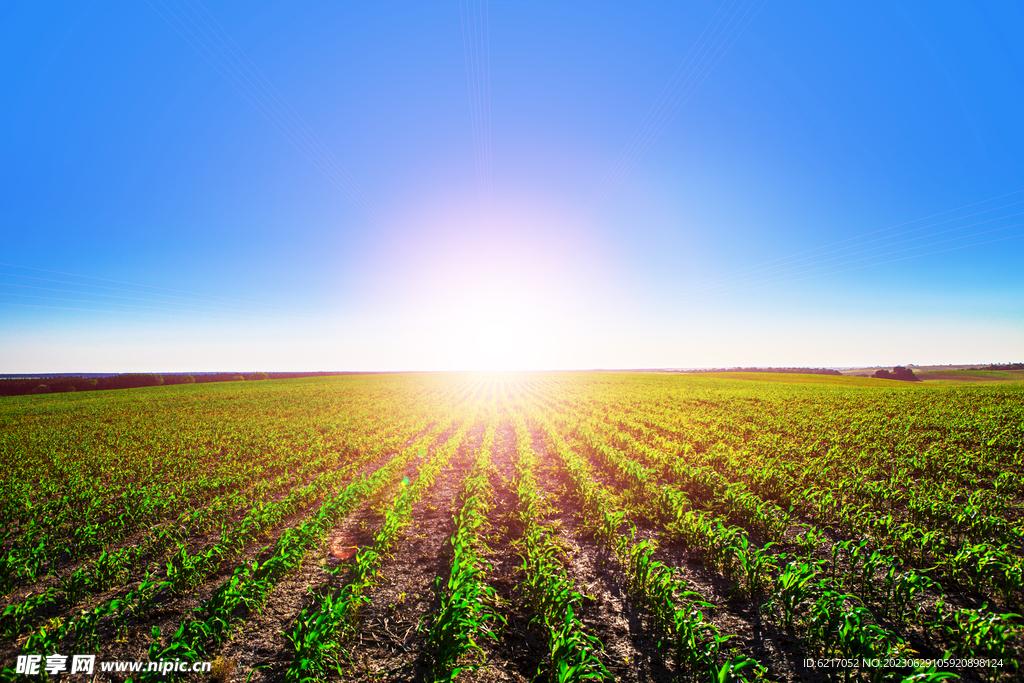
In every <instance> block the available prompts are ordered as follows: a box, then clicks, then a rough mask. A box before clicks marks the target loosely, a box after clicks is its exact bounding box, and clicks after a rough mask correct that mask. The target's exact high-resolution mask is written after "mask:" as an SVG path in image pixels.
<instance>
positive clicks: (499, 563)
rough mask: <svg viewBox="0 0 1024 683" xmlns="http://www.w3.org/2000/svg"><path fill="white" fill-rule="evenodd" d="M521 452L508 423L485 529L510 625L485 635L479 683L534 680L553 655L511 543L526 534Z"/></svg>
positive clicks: (495, 459) (494, 452) (497, 451)
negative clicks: (519, 512) (518, 486)
mask: <svg viewBox="0 0 1024 683" xmlns="http://www.w3.org/2000/svg"><path fill="white" fill-rule="evenodd" d="M515 452H516V437H515V431H514V430H513V429H512V424H511V423H510V422H508V421H505V422H504V423H503V424H502V425H501V427H500V428H499V429H498V430H497V431H496V432H495V438H494V445H493V447H492V449H491V466H492V473H491V477H490V484H491V489H492V490H493V493H494V498H493V502H492V505H491V510H490V512H489V514H488V523H489V524H490V528H489V529H488V530H486V531H485V532H484V533H485V534H486V535H487V545H488V547H489V548H490V551H489V552H486V553H484V554H482V559H483V560H484V561H485V562H488V563H490V565H491V569H490V570H489V571H488V572H487V575H486V581H487V584H488V585H489V586H490V587H491V588H493V589H494V591H495V593H496V594H497V595H498V597H499V598H500V600H501V603H500V606H499V608H498V612H499V614H501V616H503V617H504V618H505V620H506V624H505V626H504V627H502V628H501V630H500V631H499V632H498V640H496V641H495V640H491V639H481V642H479V643H478V645H480V647H481V648H483V650H484V655H485V659H484V665H483V666H482V667H480V669H478V670H477V671H475V672H473V674H472V680H473V681H474V683H477V682H479V683H492V682H497V681H514V682H515V683H524V682H526V681H532V680H533V679H534V678H535V677H536V674H537V669H538V668H539V667H540V665H541V664H542V663H543V662H544V660H545V659H546V658H547V641H546V640H545V638H544V634H543V633H542V632H541V629H540V627H539V626H538V625H537V624H532V623H531V620H532V619H533V614H532V613H530V612H529V611H528V609H527V608H526V606H525V605H524V604H523V600H522V594H521V592H520V591H518V590H517V588H518V586H519V585H521V584H522V581H523V571H522V568H521V562H522V560H521V558H520V557H519V555H518V554H517V553H515V552H514V551H513V549H512V547H511V543H512V541H514V540H516V539H518V538H520V536H521V535H522V529H521V528H519V527H518V525H517V523H516V521H515V518H514V514H515V510H516V507H517V503H518V497H517V496H516V492H515V490H514V489H513V488H512V485H513V482H514V481H515ZM499 627H500V625H499ZM467 680H469V679H468V678H467Z"/></svg>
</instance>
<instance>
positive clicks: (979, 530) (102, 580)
mask: <svg viewBox="0 0 1024 683" xmlns="http://www.w3.org/2000/svg"><path fill="white" fill-rule="evenodd" d="M0 455H2V458H3V462H4V465H5V467H4V471H3V475H2V478H0V482H2V484H0V485H2V489H3V495H2V496H0V510H2V511H0V519H2V524H0V529H2V531H0V533H2V538H0V612H2V617H0V668H2V669H3V674H2V675H3V677H4V678H5V679H10V680H47V679H51V680H52V679H64V678H67V680H69V681H85V680H97V681H105V680H114V681H124V680H128V679H132V680H133V681H165V680H173V679H181V680H189V681H208V680H211V679H212V680H215V681H229V680H230V681H238V682H239V683H262V682H265V681H288V682H295V683H298V682H300V681H316V680H353V681H366V682H376V681H380V682H383V681H449V680H453V679H457V680H459V681H612V680H616V681H631V682H633V681H635V682H639V681H695V682H696V681H700V682H702V683H703V682H707V683H728V682H729V681H741V680H746V681H756V680H765V681H804V680H806V681H907V682H908V683H909V682H911V681H915V682H922V683H923V682H926V681H935V680H942V679H943V678H948V677H949V676H951V675H956V676H959V677H961V678H962V679H964V680H969V681H1012V680H1020V678H1021V676H1022V673H1021V671H1020V670H1019V669H1018V660H1019V657H1020V654H1021V651H1022V648H1024V638H1022V635H1021V634H1022V631H1021V625H1022V624H1024V619H1022V618H1021V617H1020V616H1018V615H1019V614H1021V613H1024V611H1022V610H1024V608H1022V605H1021V602H1022V598H1024V519H1022V514H1021V513H1022V509H1024V508H1022V503H1024V383H1003V384H964V385H958V384H949V385H941V384H936V385H924V384H921V383H918V384H911V383H901V382H891V381H885V380H870V379H859V378H848V377H828V376H801V375H788V376H781V375H776V376H765V375H742V374H731V375H727V374H723V375H687V376H679V375H672V374H617V373H565V374H556V373H522V374H515V373H510V374H493V375H485V374H408V375H393V374H392V375H358V376H342V377H328V378H310V379H297V380H269V381H251V382H225V383H219V384H199V385H180V386H172V387H152V388H140V389H128V390H117V391H107V392H88V393H85V392H81V393H67V394H51V395H39V396H20V397H10V398H5V399H2V400H0ZM55 654H59V655H62V656H63V657H67V658H68V662H71V657H72V656H73V655H90V654H92V655H96V660H95V661H96V668H95V671H94V672H93V674H92V675H91V676H89V675H88V674H84V673H76V674H71V673H70V668H69V667H67V668H63V669H62V668H60V666H59V665H60V664H62V662H61V661H60V660H59V659H57V658H53V657H49V658H48V656H50V655H55ZM30 655H40V656H41V663H40V664H39V666H40V669H39V673H36V674H31V673H19V672H18V670H17V668H16V662H18V661H21V662H22V664H23V665H24V664H25V662H27V661H28V656H30ZM19 657H20V660H19ZM172 660H173V661H174V662H178V661H180V662H184V663H188V662H210V663H211V670H210V671H209V672H198V673H191V672H188V673H183V672H180V671H177V670H175V671H171V672H167V673H164V674H161V673H160V672H159V671H149V670H147V669H146V666H145V664H143V665H142V669H141V670H140V671H138V672H135V671H132V670H131V669H130V666H129V665H130V663H132V662H143V663H145V662H148V661H153V662H158V661H162V662H166V661H172ZM808 660H810V661H808ZM36 661H39V660H36ZM110 662H120V663H122V664H123V663H128V665H125V666H129V668H122V669H121V670H116V668H114V667H113V666H110V667H105V669H108V668H109V669H114V670H101V667H100V664H101V663H110ZM48 663H50V664H53V667H54V668H53V671H52V672H50V673H47V672H46V670H45V667H47V666H48Z"/></svg>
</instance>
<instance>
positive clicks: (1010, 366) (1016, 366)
mask: <svg viewBox="0 0 1024 683" xmlns="http://www.w3.org/2000/svg"><path fill="white" fill-rule="evenodd" d="M978 370H1024V363H1004V364H1002V365H988V366H985V367H983V368H978Z"/></svg>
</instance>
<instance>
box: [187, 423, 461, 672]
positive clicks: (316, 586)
mask: <svg viewBox="0 0 1024 683" xmlns="http://www.w3.org/2000/svg"><path fill="white" fill-rule="evenodd" d="M447 436H448V434H446V435H445V439H447ZM408 445H409V444H407V446H408ZM431 450H433V449H431ZM420 463H421V459H420V458H419V456H417V457H415V458H413V460H412V462H410V463H409V464H407V465H406V466H405V468H404V469H403V470H402V472H401V473H399V474H396V475H395V481H394V483H393V484H391V485H390V486H387V487H385V488H384V489H382V490H381V491H380V492H378V493H377V494H376V495H374V496H371V497H370V498H367V499H366V500H364V501H363V502H361V503H360V504H359V505H357V506H356V508H355V509H354V510H353V511H352V512H351V513H349V514H348V515H347V516H346V517H345V518H344V519H343V520H341V522H340V523H339V524H338V526H337V527H336V528H335V529H333V530H332V531H331V532H329V533H328V534H327V536H326V537H325V539H324V540H323V541H321V542H320V543H318V544H317V547H316V548H314V549H312V550H311V551H310V552H308V553H307V554H306V556H305V557H304V558H303V562H302V568H301V569H300V570H299V571H298V572H296V573H295V574H292V575H290V576H287V577H285V578H284V579H282V580H281V581H280V582H278V584H277V585H276V586H275V587H274V589H273V590H272V591H271V592H270V594H269V595H268V596H267V601H266V603H265V604H264V606H263V609H262V610H260V613H259V614H257V615H252V618H250V619H247V620H246V621H245V622H244V623H243V624H242V626H241V628H239V629H238V630H237V631H236V632H235V634H234V635H233V636H232V639H231V641H230V642H228V643H227V645H225V646H224V648H223V649H222V650H221V652H220V653H219V656H222V657H224V658H225V659H230V660H232V661H233V662H234V663H235V669H236V671H239V672H241V673H242V674H244V675H245V676H246V679H245V680H247V681H248V682H250V683H265V682H269V681H280V680H283V679H284V673H285V671H286V670H287V669H288V667H289V665H290V664H291V662H292V645H291V641H289V640H288V638H287V635H286V634H288V633H290V632H291V630H292V628H293V627H294V623H295V619H296V618H297V617H298V616H299V614H300V613H301V612H302V610H304V609H306V608H307V607H309V606H310V605H311V604H313V601H314V596H313V593H312V592H311V590H312V591H318V590H320V589H330V590H336V589H340V588H341V587H342V586H344V585H345V583H346V581H347V578H348V577H347V575H348V572H347V571H346V570H345V567H346V566H347V565H348V564H350V561H351V559H352V558H348V559H347V560H338V559H337V558H336V557H335V556H334V555H333V554H332V553H333V551H334V549H335V548H336V547H338V546H342V545H343V546H344V547H346V548H348V547H353V546H363V545H368V544H370V543H372V542H373V536H374V530H375V529H376V528H378V527H379V526H380V525H381V523H382V522H383V520H384V516H383V514H382V513H381V509H382V508H383V507H384V505H386V504H387V502H388V501H390V500H392V499H393V498H394V497H395V495H396V494H397V492H398V487H399V484H398V482H399V481H401V480H402V478H403V477H408V476H411V475H413V474H415V472H416V470H417V469H418V468H419V466H420ZM380 464H381V465H384V464H386V463H380ZM375 469H376V468H375ZM365 471H366V470H363V471H361V473H362V472H365ZM369 471H372V470H369ZM357 476H358V475H357ZM211 658H212V656H211ZM257 667H260V668H257ZM250 674H251V677H250ZM194 680H196V681H198V680H201V678H200V677H196V678H195V679H194ZM203 680H205V679H203ZM239 680H241V679H239Z"/></svg>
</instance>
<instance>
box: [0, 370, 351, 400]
mask: <svg viewBox="0 0 1024 683" xmlns="http://www.w3.org/2000/svg"><path fill="white" fill-rule="evenodd" d="M348 374H353V373H348V372H249V373H244V374H242V373H233V372H220V373H214V374H196V375H177V374H174V375H156V374H136V373H132V374H124V375H111V376H110V377H95V378H93V377H80V376H75V375H62V376H59V377H35V378H32V379H0V396H21V395H24V394H52V393H60V392H65V391H103V390H104V389H134V388H135V387H156V386H161V385H173V384H202V383H204V382H242V381H246V380H249V381H252V380H261V379H291V378H294V377H321V376H325V375H348Z"/></svg>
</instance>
